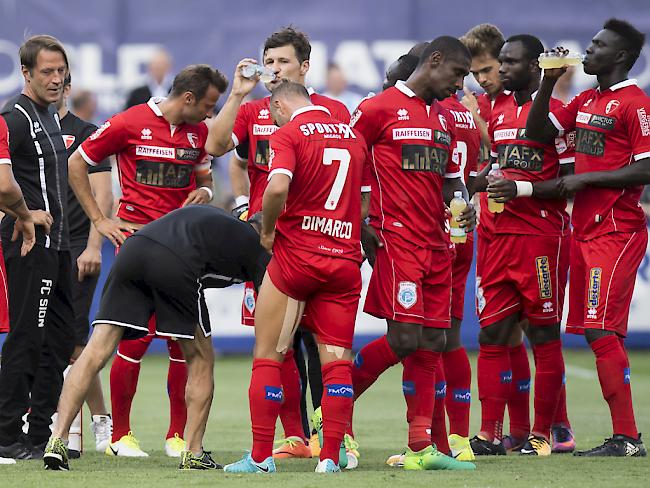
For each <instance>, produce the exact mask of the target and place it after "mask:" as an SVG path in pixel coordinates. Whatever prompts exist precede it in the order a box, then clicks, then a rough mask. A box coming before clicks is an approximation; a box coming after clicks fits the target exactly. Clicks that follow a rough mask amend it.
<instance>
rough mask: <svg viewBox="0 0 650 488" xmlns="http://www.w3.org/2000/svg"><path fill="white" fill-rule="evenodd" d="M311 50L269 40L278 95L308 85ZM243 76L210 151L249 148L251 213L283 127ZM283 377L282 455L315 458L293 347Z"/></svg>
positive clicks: (246, 187)
mask: <svg viewBox="0 0 650 488" xmlns="http://www.w3.org/2000/svg"><path fill="white" fill-rule="evenodd" d="M310 53H311V45H310V44H309V39H308V38H307V36H306V35H305V34H304V33H302V32H299V31H296V30H295V29H293V28H291V27H287V28H285V29H282V30H280V31H278V32H275V33H273V34H272V35H271V36H269V37H268V38H267V39H266V41H265V42H264V50H263V64H264V66H265V67H266V68H269V69H270V70H272V71H273V73H274V74H275V80H273V81H271V82H268V83H265V86H266V88H267V89H268V90H269V92H271V93H272V92H273V90H274V89H275V87H276V86H277V85H278V84H279V83H280V82H281V81H282V80H285V79H286V80H291V81H294V82H296V83H300V84H302V85H304V84H305V76H306V74H307V72H308V71H309V56H310ZM251 62H255V61H254V60H252V59H246V60H243V61H242V62H241V63H240V65H239V67H238V68H237V71H238V73H236V74H235V76H236V77H238V76H239V70H240V69H241V68H242V67H243V66H245V65H246V64H249V63H251ZM239 77H240V78H241V80H240V81H241V90H237V91H236V90H234V89H233V91H232V92H231V94H230V96H229V97H228V100H227V102H226V104H225V105H224V107H223V108H222V109H221V111H220V112H219V115H218V116H217V118H216V120H215V122H214V126H213V127H212V129H211V130H210V136H209V139H208V145H207V148H208V152H210V153H211V154H214V155H217V156H219V155H222V154H224V153H226V152H228V151H230V150H231V149H233V148H234V147H236V146H242V145H243V146H247V147H248V158H247V159H246V158H241V157H237V158H233V159H231V164H230V179H231V182H232V187H233V193H234V195H235V207H236V210H237V212H238V213H240V212H243V211H244V210H248V215H253V214H254V213H256V212H258V211H259V210H261V209H262V195H263V194H264V190H265V189H266V185H267V179H268V175H269V166H268V161H269V140H270V138H271V135H272V134H273V133H274V132H275V131H276V130H277V128H278V127H277V126H276V125H275V123H274V122H273V118H272V117H271V114H270V96H266V97H264V98H262V99H260V100H254V101H251V102H248V103H244V104H243V105H242V101H243V98H244V97H245V96H246V95H247V94H248V93H249V92H250V91H251V90H252V89H253V88H254V87H255V85H256V83H257V79H252V80H247V79H246V78H243V77H241V76H239ZM308 92H309V96H310V99H311V102H312V103H313V104H315V105H320V106H323V107H325V108H327V109H328V110H329V111H330V113H331V114H332V116H333V117H334V118H335V119H337V120H339V121H341V122H345V123H348V122H349V121H350V114H349V112H348V110H347V108H346V107H345V105H343V104H342V103H341V102H339V101H338V100H334V99H331V98H328V97H325V96H323V95H319V94H317V93H315V92H314V90H313V89H312V88H308ZM255 298H256V295H255V290H254V289H253V286H252V283H247V284H246V289H245V292H244V300H243V303H242V323H243V324H245V325H254V312H255ZM307 333H308V332H307ZM300 334H302V332H301V331H298V332H297V335H300ZM305 346H306V349H307V353H308V355H309V361H310V364H311V363H312V362H314V363H316V364H317V363H318V351H317V350H316V348H315V343H313V341H309V342H308V341H305ZM296 356H297V358H296V359H299V360H302V353H301V352H298V353H296ZM302 361H304V360H302ZM310 369H312V368H310ZM319 369H320V368H316V370H319ZM282 375H283V378H284V383H283V385H284V388H285V390H284V403H283V405H282V411H281V413H280V419H281V421H282V425H283V427H284V434H285V438H286V440H287V442H285V443H283V444H282V445H281V446H280V447H278V448H277V449H276V452H275V454H276V457H280V458H284V457H298V458H301V457H311V450H310V449H308V448H307V446H306V444H305V440H306V439H305V431H304V427H303V420H302V419H301V413H300V400H301V391H300V385H301V381H302V384H306V383H307V377H303V378H300V376H299V374H298V369H297V365H296V360H295V359H294V349H293V348H291V349H290V351H289V352H288V354H287V356H286V358H285V361H284V363H283V370H282ZM309 383H310V384H311V386H312V398H315V402H314V408H317V407H318V406H319V405H318V399H319V398H320V396H321V395H320V394H319V393H318V392H319V391H320V390H322V382H321V380H320V378H316V377H310V378H309ZM314 386H320V388H314Z"/></svg>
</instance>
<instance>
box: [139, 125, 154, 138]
mask: <svg viewBox="0 0 650 488" xmlns="http://www.w3.org/2000/svg"><path fill="white" fill-rule="evenodd" d="M151 134H152V132H151V129H148V128H147V127H145V128H144V129H142V130H141V131H140V139H142V140H143V141H150V140H151V139H153V136H152V135H151Z"/></svg>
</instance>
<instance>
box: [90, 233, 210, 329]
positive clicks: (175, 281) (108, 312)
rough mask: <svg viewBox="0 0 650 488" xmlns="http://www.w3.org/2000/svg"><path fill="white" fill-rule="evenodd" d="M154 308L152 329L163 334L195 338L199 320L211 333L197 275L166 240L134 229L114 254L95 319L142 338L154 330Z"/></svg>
mask: <svg viewBox="0 0 650 488" xmlns="http://www.w3.org/2000/svg"><path fill="white" fill-rule="evenodd" d="M153 313H155V314H156V320H155V327H156V330H155V331H151V332H155V333H156V334H158V335H161V336H165V337H173V338H178V339H194V333H195V332H196V327H197V326H200V327H201V329H202V331H203V334H204V335H205V336H206V337H208V336H210V335H211V330H210V321H209V318H208V314H207V308H206V306H205V297H204V295H203V290H202V287H201V284H200V282H199V281H198V280H197V278H196V276H194V275H193V274H192V272H191V271H190V270H189V268H188V267H187V266H186V265H185V263H183V262H182V261H181V260H180V259H179V258H178V257H177V256H176V255H175V254H174V253H173V252H171V251H170V250H169V249H167V248H166V247H165V246H163V245H161V244H158V243H157V242H155V241H152V240H151V239H148V238H147V237H144V236H139V235H137V234H134V235H133V236H131V237H129V238H128V239H127V240H126V241H125V242H124V244H123V245H122V247H121V248H120V252H119V253H118V254H117V256H116V258H115V263H114V264H113V267H112V268H111V272H110V273H109V275H108V278H107V279H106V284H105V285H104V290H103V291H102V299H101V302H100V305H99V312H97V316H96V317H95V320H94V321H93V325H97V324H111V325H117V326H120V327H124V328H125V331H124V337H123V339H139V338H141V337H144V336H146V335H147V334H148V333H149V328H148V322H149V318H150V317H151V315H152V314H153Z"/></svg>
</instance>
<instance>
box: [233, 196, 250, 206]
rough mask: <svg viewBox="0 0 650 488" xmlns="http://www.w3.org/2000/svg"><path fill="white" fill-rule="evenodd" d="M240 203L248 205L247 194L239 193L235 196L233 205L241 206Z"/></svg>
mask: <svg viewBox="0 0 650 488" xmlns="http://www.w3.org/2000/svg"><path fill="white" fill-rule="evenodd" d="M242 205H246V207H248V196H246V195H239V196H238V197H235V207H241V206H242Z"/></svg>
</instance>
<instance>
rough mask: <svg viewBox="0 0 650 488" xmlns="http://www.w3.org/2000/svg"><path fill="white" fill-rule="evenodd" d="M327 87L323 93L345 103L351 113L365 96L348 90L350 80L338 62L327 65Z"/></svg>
mask: <svg viewBox="0 0 650 488" xmlns="http://www.w3.org/2000/svg"><path fill="white" fill-rule="evenodd" d="M325 89H326V91H325V93H323V95H325V96H326V97H330V98H333V99H334V100H338V101H339V102H341V103H343V105H345V106H346V107H347V109H348V110H349V111H350V113H352V112H354V110H355V109H356V108H357V105H359V103H360V102H361V99H362V98H363V97H362V96H361V95H359V94H358V93H355V92H353V91H350V90H348V80H346V79H345V75H344V74H343V71H341V68H339V65H338V64H336V63H330V64H329V65H328V66H327V78H326V80H325Z"/></svg>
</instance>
